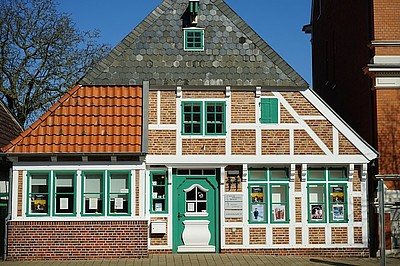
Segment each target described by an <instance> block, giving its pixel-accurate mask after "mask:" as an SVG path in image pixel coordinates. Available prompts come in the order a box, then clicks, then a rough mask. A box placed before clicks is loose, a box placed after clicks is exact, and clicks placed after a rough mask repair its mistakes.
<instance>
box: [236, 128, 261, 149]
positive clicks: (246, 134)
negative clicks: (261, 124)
mask: <svg viewBox="0 0 400 266" xmlns="http://www.w3.org/2000/svg"><path fill="white" fill-rule="evenodd" d="M231 139H232V141H231V143H232V148H231V150H232V155H256V131H255V130H244V129H234V130H232V137H231Z"/></svg>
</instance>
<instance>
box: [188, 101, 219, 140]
mask: <svg viewBox="0 0 400 266" xmlns="http://www.w3.org/2000/svg"><path fill="white" fill-rule="evenodd" d="M225 105H226V104H225V102H183V103H182V134H184V135H203V134H204V135H225V134H226V131H225V127H226V125H225V116H226V114H225V112H226V111H225ZM203 110H205V111H203ZM204 128H205V130H204Z"/></svg>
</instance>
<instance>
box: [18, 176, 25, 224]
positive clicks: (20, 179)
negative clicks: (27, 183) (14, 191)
mask: <svg viewBox="0 0 400 266" xmlns="http://www.w3.org/2000/svg"><path fill="white" fill-rule="evenodd" d="M23 173H24V172H23V171H21V170H19V171H18V203H17V215H18V216H22V189H23V185H24V182H23Z"/></svg>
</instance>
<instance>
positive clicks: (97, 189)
mask: <svg viewBox="0 0 400 266" xmlns="http://www.w3.org/2000/svg"><path fill="white" fill-rule="evenodd" d="M82 187H83V194H82V198H83V200H82V203H83V214H86V215H104V172H83V186H82Z"/></svg>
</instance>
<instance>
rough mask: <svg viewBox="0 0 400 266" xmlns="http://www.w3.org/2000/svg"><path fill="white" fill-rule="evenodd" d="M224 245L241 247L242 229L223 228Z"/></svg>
mask: <svg viewBox="0 0 400 266" xmlns="http://www.w3.org/2000/svg"><path fill="white" fill-rule="evenodd" d="M235 230H236V231H235ZM225 243H226V244H227V245H242V244H243V229H242V228H225Z"/></svg>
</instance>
